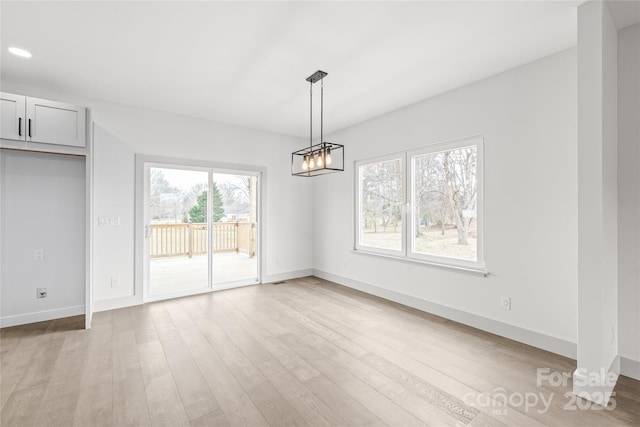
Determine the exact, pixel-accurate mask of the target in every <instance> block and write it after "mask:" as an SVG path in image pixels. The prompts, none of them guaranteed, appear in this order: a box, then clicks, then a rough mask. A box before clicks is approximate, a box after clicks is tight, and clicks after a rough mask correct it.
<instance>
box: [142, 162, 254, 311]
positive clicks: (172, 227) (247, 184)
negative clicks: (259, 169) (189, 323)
mask: <svg viewBox="0 0 640 427" xmlns="http://www.w3.org/2000/svg"><path fill="white" fill-rule="evenodd" d="M258 179H259V176H258V174H257V173H248V172H241V171H232V170H231V171H230V170H217V169H213V168H203V167H193V166H185V165H179V164H158V163H145V215H144V216H145V251H144V252H145V263H146V267H147V268H145V269H144V271H145V277H144V282H145V300H158V299H165V298H171V297H176V296H182V295H190V294H194V293H199V292H206V291H209V290H212V289H224V288H229V287H234V286H244V285H248V284H254V283H258V282H259V275H258V271H259V269H258V264H259V263H258V255H259V254H258V245H257V240H258V236H259V233H258V221H257V213H258V200H259V197H258V196H259V195H258V188H259V187H258Z"/></svg>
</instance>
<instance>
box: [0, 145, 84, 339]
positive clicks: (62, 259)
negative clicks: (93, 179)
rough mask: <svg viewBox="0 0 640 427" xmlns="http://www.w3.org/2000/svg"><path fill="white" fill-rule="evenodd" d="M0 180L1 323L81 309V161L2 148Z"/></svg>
mask: <svg viewBox="0 0 640 427" xmlns="http://www.w3.org/2000/svg"><path fill="white" fill-rule="evenodd" d="M0 183H1V187H0V205H1V210H2V214H1V218H2V221H1V227H2V238H1V239H0V240H2V250H1V251H2V252H1V253H2V266H1V271H2V276H1V282H2V284H1V287H0V294H1V295H0V296H1V298H0V300H1V305H0V311H1V314H0V316H1V318H0V324H1V326H12V325H16V324H22V323H30V322H36V321H41V320H48V319H52V318H57V317H65V316H71V315H76V314H83V313H84V295H85V286H84V284H85V280H84V279H85V277H84V268H85V264H84V260H85V257H84V253H85V159H84V158H81V157H71V156H61V155H52V154H40V153H24V152H19V151H7V150H2V151H0ZM39 249H43V250H44V255H45V257H44V260H40V261H36V260H34V251H35V250H39ZM36 288H47V290H48V296H47V298H42V299H36Z"/></svg>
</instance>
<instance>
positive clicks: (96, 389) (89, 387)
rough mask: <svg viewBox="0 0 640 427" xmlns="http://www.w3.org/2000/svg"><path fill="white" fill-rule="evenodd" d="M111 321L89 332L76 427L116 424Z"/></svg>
mask: <svg viewBox="0 0 640 427" xmlns="http://www.w3.org/2000/svg"><path fill="white" fill-rule="evenodd" d="M105 317H106V316H105ZM108 319H109V322H106V321H105V322H101V323H100V324H99V325H98V326H95V327H93V328H92V329H91V330H90V331H89V345H88V347H87V352H86V361H85V363H84V366H83V370H82V382H81V385H80V395H79V398H78V401H77V404H76V408H75V414H74V419H73V425H75V426H87V425H96V426H110V425H112V424H113V410H112V409H113V400H112V399H113V388H112V387H113V370H112V368H113V347H112V324H111V322H110V321H111V316H110V315H109V316H108Z"/></svg>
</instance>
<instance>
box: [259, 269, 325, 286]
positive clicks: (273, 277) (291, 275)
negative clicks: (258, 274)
mask: <svg viewBox="0 0 640 427" xmlns="http://www.w3.org/2000/svg"><path fill="white" fill-rule="evenodd" d="M313 272H314V270H313V269H311V268H306V269H304V270H296V271H287V272H285V273H276V274H268V275H267V276H266V277H265V278H264V280H263V281H262V283H272V282H279V281H281V280H291V279H298V278H300V277H307V276H312V275H313Z"/></svg>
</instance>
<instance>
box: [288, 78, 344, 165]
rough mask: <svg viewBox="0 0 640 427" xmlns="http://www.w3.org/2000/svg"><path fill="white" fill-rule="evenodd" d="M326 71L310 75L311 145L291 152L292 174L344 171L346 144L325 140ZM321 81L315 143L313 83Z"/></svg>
mask: <svg viewBox="0 0 640 427" xmlns="http://www.w3.org/2000/svg"><path fill="white" fill-rule="evenodd" d="M326 76H327V73H325V72H324V71H320V70H318V71H316V72H315V73H313V74H312V75H310V76H309V77H307V79H306V80H307V81H308V82H309V88H310V90H309V146H308V147H305V148H303V149H301V150H298V151H294V152H293V153H291V175H295V176H307V177H311V176H317V175H325V174H328V173H333V172H342V171H344V145H340V144H336V143H333V142H326V141H325V140H324V133H323V125H324V81H323V79H324V78H325V77H326ZM317 82H320V142H319V143H317V144H314V143H313V85H314V83H317Z"/></svg>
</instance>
